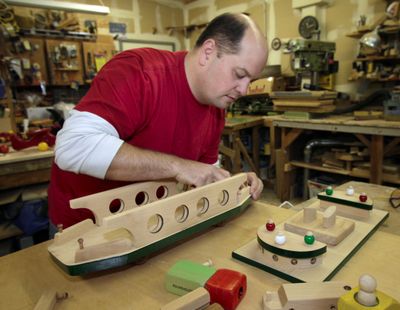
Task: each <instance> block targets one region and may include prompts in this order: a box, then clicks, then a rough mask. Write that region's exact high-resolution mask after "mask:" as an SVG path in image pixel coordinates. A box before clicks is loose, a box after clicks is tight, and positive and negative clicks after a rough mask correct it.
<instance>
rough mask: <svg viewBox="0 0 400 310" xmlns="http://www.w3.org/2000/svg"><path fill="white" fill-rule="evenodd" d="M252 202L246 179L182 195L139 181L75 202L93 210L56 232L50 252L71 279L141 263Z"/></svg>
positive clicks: (174, 188)
mask: <svg viewBox="0 0 400 310" xmlns="http://www.w3.org/2000/svg"><path fill="white" fill-rule="evenodd" d="M249 203H250V194H249V186H248V184H247V175H246V174H244V173H241V174H238V175H235V176H233V177H230V178H228V179H225V180H222V181H219V182H215V183H212V184H208V185H206V186H203V187H199V188H194V189H191V190H189V191H185V192H181V193H179V192H178V184H177V183H176V182H173V181H166V182H146V183H136V184H132V185H128V186H124V187H121V188H117V189H112V190H109V191H105V192H102V193H98V194H94V195H90V196H86V197H82V198H78V199H74V200H71V202H70V204H71V208H73V209H77V208H87V209H90V210H91V211H92V212H93V214H94V216H95V221H96V224H94V223H93V221H92V220H90V219H89V220H85V221H82V222H80V223H78V224H76V225H73V226H71V227H68V228H67V229H65V230H63V231H61V232H58V233H56V235H55V238H54V241H53V243H52V244H51V245H50V246H49V248H48V251H49V253H50V255H51V257H52V258H53V259H54V260H55V262H56V263H57V264H58V265H59V266H60V267H61V268H62V269H63V270H64V271H65V272H66V273H68V274H70V275H81V274H86V273H90V272H94V271H100V270H105V269H110V268H114V267H118V266H123V265H126V264H129V263H133V262H136V261H138V260H141V259H143V258H145V257H148V256H149V255H151V254H153V253H155V252H157V251H160V250H161V249H163V248H165V247H167V246H169V245H172V244H174V243H176V242H177V241H180V240H182V239H185V238H187V237H189V236H190V235H192V234H194V233H197V232H200V231H203V230H205V229H206V228H208V227H210V226H213V225H216V224H218V223H220V222H222V221H224V220H227V219H229V218H231V217H233V216H235V215H237V214H239V213H240V212H241V211H243V210H244V209H245V208H246V207H247V205H248V204H249Z"/></svg>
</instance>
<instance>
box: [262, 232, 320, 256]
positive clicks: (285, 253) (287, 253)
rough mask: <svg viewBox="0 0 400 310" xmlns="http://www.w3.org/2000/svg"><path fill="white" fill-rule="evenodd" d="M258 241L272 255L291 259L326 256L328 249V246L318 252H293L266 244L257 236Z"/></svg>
mask: <svg viewBox="0 0 400 310" xmlns="http://www.w3.org/2000/svg"><path fill="white" fill-rule="evenodd" d="M257 241H258V244H259V245H261V246H262V247H263V248H264V249H266V250H267V251H270V252H271V253H274V254H277V255H280V256H284V257H290V258H313V257H316V256H320V255H322V254H324V253H325V252H326V248H327V247H326V246H324V247H322V248H320V249H317V250H312V251H307V252H298V251H291V250H285V249H281V248H277V247H275V246H273V245H271V244H268V243H265V242H264V241H262V240H261V239H260V237H258V236H257Z"/></svg>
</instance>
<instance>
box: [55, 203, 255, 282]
mask: <svg viewBox="0 0 400 310" xmlns="http://www.w3.org/2000/svg"><path fill="white" fill-rule="evenodd" d="M250 202H251V198H248V199H247V200H246V201H245V202H244V203H243V204H242V205H240V206H238V207H235V208H234V209H231V210H229V211H227V212H225V213H222V214H219V215H217V216H215V217H213V218H210V219H208V220H205V221H204V222H201V223H198V224H197V225H194V226H192V227H189V228H187V229H185V230H182V231H180V232H178V233H176V234H174V235H172V236H169V237H166V238H164V239H162V240H159V241H156V242H154V243H152V244H149V245H147V246H145V247H143V248H141V249H139V250H134V251H132V252H131V253H128V254H125V255H121V256H117V257H110V258H106V259H102V260H97V261H94V262H89V263H82V264H79V265H73V266H69V265H65V264H63V263H62V262H61V261H59V260H58V259H57V258H55V257H54V256H53V255H51V257H52V259H53V260H54V261H55V262H56V263H57V265H59V266H60V268H61V269H63V270H64V271H65V272H66V273H68V274H70V275H72V276H77V275H83V274H87V273H90V272H95V271H101V270H106V269H111V268H115V267H120V266H124V265H127V264H129V263H134V262H136V261H138V260H140V259H143V258H145V257H148V256H150V255H151V254H153V253H155V252H158V251H160V250H161V249H163V248H165V247H167V246H170V245H173V244H175V243H176V242H178V241H181V240H183V239H185V238H187V237H189V236H191V235H193V234H195V233H198V232H201V231H203V230H205V229H207V228H209V227H211V226H213V225H216V224H218V223H220V222H222V221H224V220H226V219H229V218H231V217H234V216H236V215H238V214H240V213H242V212H243V211H244V210H245V209H246V208H247V206H248V205H249V204H250Z"/></svg>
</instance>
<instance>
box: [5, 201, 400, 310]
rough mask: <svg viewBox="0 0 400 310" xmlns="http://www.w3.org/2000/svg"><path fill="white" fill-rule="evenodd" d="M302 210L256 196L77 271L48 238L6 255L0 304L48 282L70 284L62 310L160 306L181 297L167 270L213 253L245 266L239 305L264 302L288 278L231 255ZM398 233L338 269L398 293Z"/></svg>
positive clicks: (14, 302) (18, 301)
mask: <svg viewBox="0 0 400 310" xmlns="http://www.w3.org/2000/svg"><path fill="white" fill-rule="evenodd" d="M295 212H296V211H295V210H291V209H284V208H277V207H274V206H271V205H268V204H266V203H253V205H251V206H250V207H249V208H248V209H247V210H246V211H245V212H244V213H243V214H242V215H240V216H239V217H237V218H235V219H233V220H231V221H229V222H228V223H226V224H225V225H224V226H223V227H218V228H214V229H211V230H209V231H207V232H206V233H203V234H201V235H199V236H197V237H194V238H192V239H191V240H188V241H186V242H185V243H181V244H179V245H177V246H175V247H173V248H171V249H169V250H167V251H164V252H163V253H160V254H158V255H156V256H154V257H152V258H150V259H149V260H147V262H145V263H144V264H141V265H136V266H129V267H126V268H120V269H116V270H112V271H107V272H102V273H99V274H96V275H91V276H88V277H71V276H68V275H66V274H65V273H63V271H61V270H60V269H59V268H58V267H57V266H56V265H55V263H54V262H53V261H52V260H51V259H50V256H49V254H48V252H47V247H48V245H49V242H50V241H49V242H46V243H42V244H39V245H36V246H33V247H31V248H28V249H25V250H22V251H20V252H16V253H13V254H10V255H8V256H5V257H0V279H1V280H0V283H1V284H2V288H1V290H0V308H1V309H32V308H33V306H34V305H35V304H36V302H37V301H38V300H39V298H40V296H41V294H42V293H43V292H44V291H45V290H46V289H55V290H58V291H67V292H68V293H69V294H70V297H69V298H68V299H66V300H64V301H61V302H60V303H57V307H56V309H159V307H160V306H161V305H164V304H166V303H168V302H170V301H172V300H174V299H175V298H177V296H175V295H173V294H171V293H168V292H167V291H166V290H165V288H164V276H165V274H166V272H167V270H168V269H169V268H170V267H171V266H172V265H173V264H174V263H176V261H178V260H181V259H188V260H191V261H194V262H198V263H202V262H205V261H206V260H207V259H211V260H212V261H213V262H214V266H215V267H216V268H217V269H219V268H229V269H233V270H237V271H240V272H243V273H245V274H246V276H247V281H248V291H247V294H246V296H245V298H244V299H243V301H242V303H241V304H240V305H239V307H238V309H239V310H240V309H262V306H261V298H262V295H263V294H264V293H265V292H266V290H276V289H277V288H278V287H279V285H280V284H282V283H284V280H282V279H280V278H278V277H276V276H273V275H271V274H269V273H266V272H263V271H261V270H259V269H256V268H253V267H251V266H250V265H247V264H244V263H241V262H239V261H236V260H234V259H232V258H231V252H232V250H234V249H237V248H239V247H240V246H242V245H244V244H246V243H247V242H249V241H250V240H253V239H254V238H255V236H256V229H257V227H258V226H259V225H262V224H264V223H265V222H266V220H267V219H269V218H273V219H274V220H275V222H276V223H279V222H282V221H283V220H285V219H286V218H288V217H289V216H291V215H293V214H294V213H295ZM399 244H400V236H398V235H395V234H391V233H387V232H382V231H377V232H376V233H375V234H374V235H373V236H372V237H371V238H370V239H369V241H368V242H367V243H366V244H365V245H364V246H363V247H362V248H361V249H360V250H359V251H358V252H357V253H356V254H355V255H354V256H353V257H352V258H351V259H350V261H349V262H347V263H346V265H345V266H344V267H343V268H342V269H341V270H340V271H339V272H338V273H337V274H336V276H335V277H334V278H333V281H334V280H340V281H344V282H346V283H348V284H349V285H351V286H355V285H356V284H357V283H358V277H359V276H360V275H361V274H362V273H366V272H368V273H370V274H372V275H374V277H376V279H377V281H378V289H379V290H381V291H383V292H385V293H387V294H389V295H391V296H392V297H394V298H397V299H398V300H400V291H399V289H398V288H399V287H400V268H397V266H398V265H399V264H400V247H399V246H398V245H399Z"/></svg>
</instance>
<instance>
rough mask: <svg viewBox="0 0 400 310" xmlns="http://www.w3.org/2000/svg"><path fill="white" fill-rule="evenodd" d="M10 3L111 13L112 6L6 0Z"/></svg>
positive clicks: (81, 11) (46, 0)
mask: <svg viewBox="0 0 400 310" xmlns="http://www.w3.org/2000/svg"><path fill="white" fill-rule="evenodd" d="M4 2H6V3H7V4H9V5H17V6H27V7H31V8H41V9H50V10H63V11H71V12H80V13H92V14H103V15H106V14H110V8H109V7H108V6H104V5H91V4H80V3H74V2H61V1H53V0H33V1H30V0H4Z"/></svg>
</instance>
